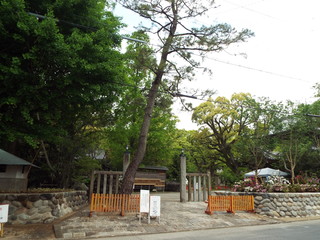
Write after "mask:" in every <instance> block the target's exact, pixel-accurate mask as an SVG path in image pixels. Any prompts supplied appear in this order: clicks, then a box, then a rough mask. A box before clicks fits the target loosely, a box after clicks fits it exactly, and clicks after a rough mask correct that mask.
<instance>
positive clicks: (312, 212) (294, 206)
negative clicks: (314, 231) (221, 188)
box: [214, 192, 320, 217]
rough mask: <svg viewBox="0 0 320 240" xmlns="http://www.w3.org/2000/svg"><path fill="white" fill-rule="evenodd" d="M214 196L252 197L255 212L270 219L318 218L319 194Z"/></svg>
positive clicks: (319, 207) (228, 193)
mask: <svg viewBox="0 0 320 240" xmlns="http://www.w3.org/2000/svg"><path fill="white" fill-rule="evenodd" d="M214 195H253V196H254V206H255V212H256V213H258V214H261V215H266V216H270V217H314V216H320V193H238V192H214Z"/></svg>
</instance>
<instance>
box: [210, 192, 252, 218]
mask: <svg viewBox="0 0 320 240" xmlns="http://www.w3.org/2000/svg"><path fill="white" fill-rule="evenodd" d="M214 211H227V212H230V213H235V211H252V212H253V211H254V197H253V196H248V195H246V196H209V197H208V207H207V209H206V211H205V212H206V213H207V214H210V215H211V214H213V212H214Z"/></svg>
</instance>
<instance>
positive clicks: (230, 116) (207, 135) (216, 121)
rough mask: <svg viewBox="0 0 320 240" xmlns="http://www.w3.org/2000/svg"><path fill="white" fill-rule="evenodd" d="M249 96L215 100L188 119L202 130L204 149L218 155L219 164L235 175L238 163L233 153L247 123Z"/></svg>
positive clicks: (248, 121) (199, 108)
mask: <svg viewBox="0 0 320 240" xmlns="http://www.w3.org/2000/svg"><path fill="white" fill-rule="evenodd" d="M250 99H252V98H251V96H250V95H249V94H244V93H240V94H233V95H232V97H231V99H230V100H228V99H227V98H225V97H217V98H216V99H215V100H214V101H212V100H210V99H209V100H208V101H207V102H204V103H202V104H200V105H199V106H198V107H196V108H195V109H194V112H193V115H192V119H193V121H195V122H196V123H197V124H199V125H200V126H202V129H201V131H202V135H203V136H202V138H203V141H204V144H205V146H207V147H208V148H209V149H211V150H214V151H216V152H218V155H219V160H220V161H222V162H223V163H225V164H226V165H227V166H228V167H229V168H230V169H231V170H232V171H233V172H234V173H235V174H239V173H240V172H239V167H240V166H241V165H242V160H241V159H240V158H239V156H237V154H238V153H237V152H236V151H235V149H234V146H235V144H236V143H237V141H239V139H240V137H241V136H242V135H243V134H244V132H246V131H247V129H248V127H249V124H250V123H251V122H250V106H249V105H248V103H249V100H250Z"/></svg>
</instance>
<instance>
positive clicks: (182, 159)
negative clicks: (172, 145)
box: [180, 152, 187, 202]
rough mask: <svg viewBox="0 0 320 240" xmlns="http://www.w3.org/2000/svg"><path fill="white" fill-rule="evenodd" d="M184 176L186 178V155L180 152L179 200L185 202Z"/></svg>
mask: <svg viewBox="0 0 320 240" xmlns="http://www.w3.org/2000/svg"><path fill="white" fill-rule="evenodd" d="M186 178H187V166H186V155H184V153H183V152H182V153H181V154H180V202H186V201H187V200H186V196H187V190H186Z"/></svg>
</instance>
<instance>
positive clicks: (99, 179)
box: [97, 173, 101, 193]
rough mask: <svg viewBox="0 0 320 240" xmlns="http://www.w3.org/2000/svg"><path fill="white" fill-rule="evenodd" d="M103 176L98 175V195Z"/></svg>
mask: <svg viewBox="0 0 320 240" xmlns="http://www.w3.org/2000/svg"><path fill="white" fill-rule="evenodd" d="M100 182H101V174H100V173H98V183H97V193H100Z"/></svg>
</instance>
